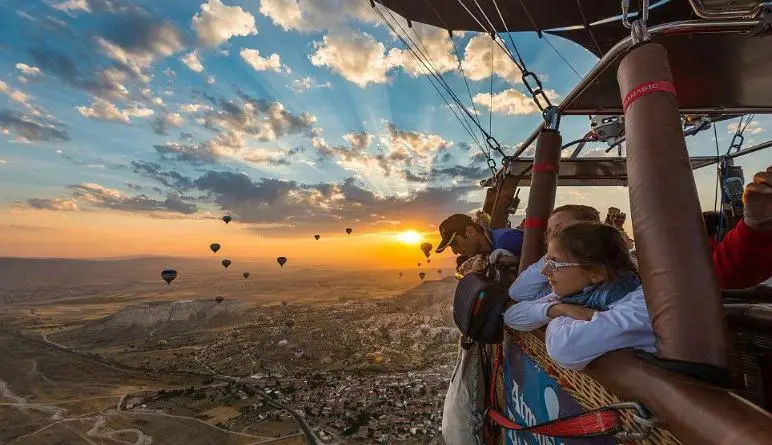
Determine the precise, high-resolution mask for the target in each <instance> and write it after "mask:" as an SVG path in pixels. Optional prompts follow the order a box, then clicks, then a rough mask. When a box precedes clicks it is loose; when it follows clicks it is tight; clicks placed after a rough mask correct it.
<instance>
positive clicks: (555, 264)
mask: <svg viewBox="0 0 772 445" xmlns="http://www.w3.org/2000/svg"><path fill="white" fill-rule="evenodd" d="M582 266H584V265H583V264H580V263H564V262H560V261H555V260H553V259H551V258H546V259H545V260H544V270H546V271H551V272H557V271H559V270H560V269H565V268H568V267H582Z"/></svg>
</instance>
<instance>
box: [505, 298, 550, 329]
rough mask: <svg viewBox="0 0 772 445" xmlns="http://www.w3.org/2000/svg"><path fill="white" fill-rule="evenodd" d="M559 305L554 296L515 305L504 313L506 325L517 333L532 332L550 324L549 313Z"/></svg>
mask: <svg viewBox="0 0 772 445" xmlns="http://www.w3.org/2000/svg"><path fill="white" fill-rule="evenodd" d="M553 304H557V298H556V297H555V296H554V295H548V296H546V297H544V298H540V299H538V300H535V301H521V302H520V303H515V304H513V305H512V306H511V307H510V308H509V309H507V311H506V312H504V323H506V324H507V326H509V327H510V328H512V329H514V330H516V331H532V330H534V329H537V328H540V327H542V326H544V325H546V324H547V323H549V321H550V318H549V317H548V316H547V311H548V310H549V308H550V306H552V305H553Z"/></svg>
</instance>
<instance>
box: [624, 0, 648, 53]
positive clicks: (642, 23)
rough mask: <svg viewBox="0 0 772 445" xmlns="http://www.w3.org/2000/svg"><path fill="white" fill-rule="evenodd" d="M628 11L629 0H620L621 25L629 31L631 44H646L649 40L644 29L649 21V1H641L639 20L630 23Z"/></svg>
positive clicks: (646, 30)
mask: <svg viewBox="0 0 772 445" xmlns="http://www.w3.org/2000/svg"><path fill="white" fill-rule="evenodd" d="M629 9H630V0H622V24H623V25H624V27H625V28H627V29H629V30H630V37H631V38H632V40H633V44H637V43H640V42H646V41H648V40H650V39H651V34H649V31H648V29H646V22H647V21H648V20H649V0H643V2H642V3H641V13H640V18H638V19H637V20H635V21H633V22H632V23H630V21H629V19H628V15H629V13H628V11H629Z"/></svg>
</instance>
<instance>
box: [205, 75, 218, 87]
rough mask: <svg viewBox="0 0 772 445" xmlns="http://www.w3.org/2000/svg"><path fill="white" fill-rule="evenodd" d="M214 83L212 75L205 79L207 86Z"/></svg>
mask: <svg viewBox="0 0 772 445" xmlns="http://www.w3.org/2000/svg"><path fill="white" fill-rule="evenodd" d="M216 81H217V79H215V77H214V75H211V74H210V75H209V76H207V78H206V83H207V85H214V83H215V82H216Z"/></svg>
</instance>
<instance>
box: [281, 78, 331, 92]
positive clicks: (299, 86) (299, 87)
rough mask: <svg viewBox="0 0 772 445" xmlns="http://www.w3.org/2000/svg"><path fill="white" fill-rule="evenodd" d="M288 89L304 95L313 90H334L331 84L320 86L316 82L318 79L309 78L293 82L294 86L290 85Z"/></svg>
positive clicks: (326, 83)
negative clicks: (304, 92)
mask: <svg viewBox="0 0 772 445" xmlns="http://www.w3.org/2000/svg"><path fill="white" fill-rule="evenodd" d="M288 87H289V88H290V89H292V91H294V92H296V93H302V92H303V91H308V90H310V89H312V88H332V84H331V83H330V82H325V83H323V84H319V83H317V82H316V79H314V78H313V77H310V76H309V77H303V78H302V79H296V80H293V81H292V84H290V85H288Z"/></svg>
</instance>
